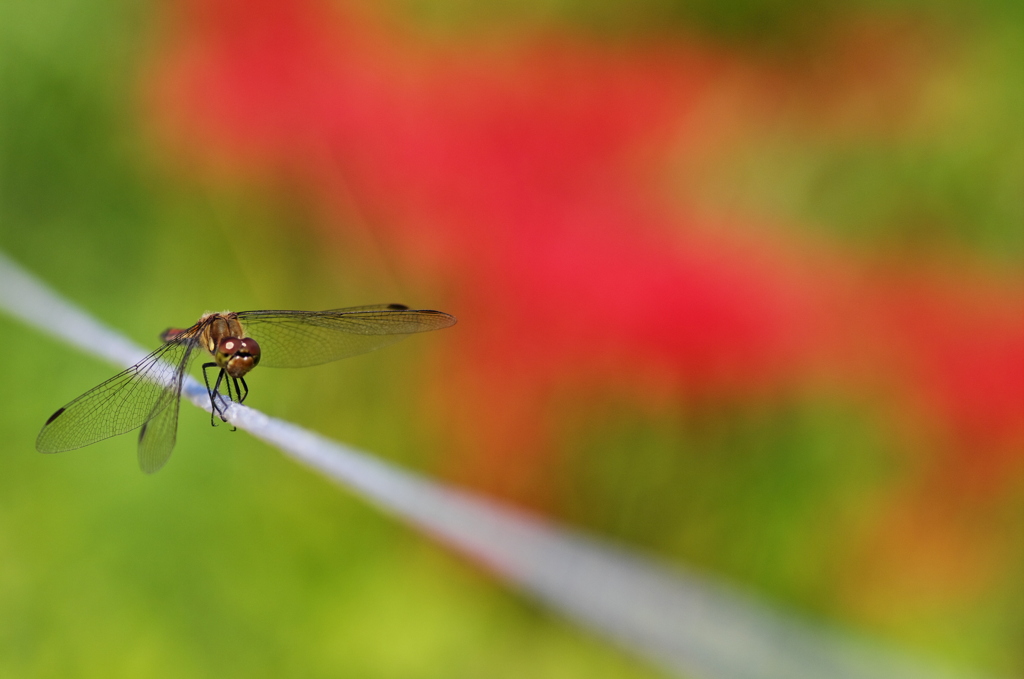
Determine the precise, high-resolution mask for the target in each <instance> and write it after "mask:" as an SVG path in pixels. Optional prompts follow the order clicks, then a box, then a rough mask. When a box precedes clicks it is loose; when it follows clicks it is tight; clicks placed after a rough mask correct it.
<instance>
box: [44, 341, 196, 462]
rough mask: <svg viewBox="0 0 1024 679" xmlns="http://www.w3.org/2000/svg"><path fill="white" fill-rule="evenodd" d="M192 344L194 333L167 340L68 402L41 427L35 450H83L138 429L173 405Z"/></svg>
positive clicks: (179, 391)
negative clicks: (132, 363) (167, 341)
mask: <svg viewBox="0 0 1024 679" xmlns="http://www.w3.org/2000/svg"><path fill="white" fill-rule="evenodd" d="M195 346H196V335H194V334H193V335H190V336H189V337H182V338H181V339H180V340H179V341H176V342H172V343H169V344H165V345H163V346H162V347H160V348H159V349H157V350H156V351H154V352H153V353H151V354H150V355H149V356H146V357H145V358H144V359H142V360H141V361H139V362H138V363H136V364H135V365H133V366H132V367H131V368H128V369H127V370H125V371H124V372H121V373H119V374H117V375H115V376H114V377H111V378H110V379H109V380H107V381H106V382H104V383H103V384H100V385H99V386H97V387H94V388H93V389H90V390H89V391H87V392H85V393H84V394H82V395H81V396H79V397H78V398H76V399H75V400H74V401H71V402H70V403H68V404H67V405H66V406H64V407H63V408H61V409H60V410H58V411H57V412H55V413H54V414H53V415H51V416H50V419H49V420H47V421H46V424H45V425H43V429H42V431H40V432H39V436H38V437H37V438H36V449H37V450H38V451H39V452H41V453H59V452H63V451H65V450H73V449H75V448H81V447H82V446H87V445H89V444H90V443H95V442H97V441H102V440H103V439H106V438H110V437H111V436H117V435H118V434H124V433H125V432H129V431H131V430H132V429H137V428H138V427H141V426H142V425H143V424H145V423H146V422H148V421H149V420H151V419H152V418H154V417H156V416H157V415H159V414H160V413H161V411H162V410H165V409H166V408H167V406H169V405H171V404H172V403H173V404H174V407H175V408H177V401H178V397H179V395H180V393H181V374H182V373H183V372H184V370H185V369H186V368H187V367H188V366H187V363H188V360H189V359H190V357H191V356H192V355H193V353H192V350H193V348H194V347H195ZM176 418H177V415H175V419H176ZM171 445H172V446H173V438H172V441H171Z"/></svg>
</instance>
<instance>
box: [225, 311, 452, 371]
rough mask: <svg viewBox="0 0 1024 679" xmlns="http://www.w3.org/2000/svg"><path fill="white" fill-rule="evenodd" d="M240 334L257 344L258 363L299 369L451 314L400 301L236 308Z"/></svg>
mask: <svg viewBox="0 0 1024 679" xmlns="http://www.w3.org/2000/svg"><path fill="white" fill-rule="evenodd" d="M238 320H239V321H241V322H242V326H243V327H244V328H245V333H246V335H248V336H249V337H252V338H253V339H255V340H256V341H257V342H259V344H260V353H261V357H260V363H259V364H260V365H261V366H268V367H271V368H302V367H306V366H310V365H320V364H321V363H329V362H331V361H337V360H338V359H341V358H347V357H349V356H355V355H356V354H362V353H365V352H367V351H373V350H374V349H380V348H381V347H386V346H388V345H389V344H394V343H395V342H398V341H399V340H402V339H404V338H405V337H408V336H409V335H412V334H414V333H417V332H427V331H428V330H440V329H441V328H447V327H449V326H451V325H454V324H455V317H454V316H450V315H448V314H446V313H443V312H440V311H431V310H427V309H409V308H407V307H405V306H403V305H401V304H379V305H374V306H361V307H349V308H346V309H329V310H327V311H240V312H238Z"/></svg>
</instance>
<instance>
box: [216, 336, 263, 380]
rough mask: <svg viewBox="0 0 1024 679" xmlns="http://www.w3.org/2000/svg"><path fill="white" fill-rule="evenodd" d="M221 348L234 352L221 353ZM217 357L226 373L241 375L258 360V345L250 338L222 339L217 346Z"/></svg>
mask: <svg viewBox="0 0 1024 679" xmlns="http://www.w3.org/2000/svg"><path fill="white" fill-rule="evenodd" d="M229 344H230V347H229V346H228V345H229ZM221 349H224V350H232V351H233V352H234V353H232V354H230V355H229V354H227V353H226V351H225V352H224V353H222V352H221V351H220V350H221ZM217 358H218V360H219V361H220V362H221V367H222V368H224V370H225V372H227V374H228V375H230V376H231V377H243V376H244V375H246V374H247V373H248V372H249V371H250V370H252V369H253V368H255V367H256V365H257V364H258V363H259V362H260V345H259V344H257V343H256V340H252V339H231V340H222V341H221V344H220V345H219V346H218V352H217Z"/></svg>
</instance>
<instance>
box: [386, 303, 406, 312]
mask: <svg viewBox="0 0 1024 679" xmlns="http://www.w3.org/2000/svg"><path fill="white" fill-rule="evenodd" d="M388 308H389V309H392V310H394V311H405V310H406V309H408V308H409V307H407V306H405V305H404V304H388Z"/></svg>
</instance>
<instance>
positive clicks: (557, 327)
mask: <svg viewBox="0 0 1024 679" xmlns="http://www.w3.org/2000/svg"><path fill="white" fill-rule="evenodd" d="M176 12H177V13H178V16H179V18H180V20H179V21H177V22H174V24H173V25H174V26H175V28H174V29H173V30H172V31H171V32H170V34H169V35H168V36H167V37H166V40H165V41H164V44H163V45H162V50H161V51H160V52H159V53H158V58H157V59H156V61H155V64H154V67H153V69H152V71H151V72H150V74H149V76H150V77H149V78H148V80H147V87H148V88H149V90H150V91H149V95H148V96H149V101H150V103H151V106H150V107H149V110H150V111H151V112H152V114H153V116H154V118H155V119H156V120H157V121H158V123H159V129H161V130H162V131H163V133H164V134H165V135H166V136H167V138H168V139H169V140H171V143H173V144H174V148H175V151H176V153H178V154H179V155H180V156H181V157H188V158H190V159H193V160H196V159H198V160H200V161H202V163H203V164H206V165H208V166H211V167H216V168H219V169H220V170H221V171H224V172H228V173H240V174H249V173H254V172H255V173H262V174H270V175H274V174H277V173H282V172H283V173H287V174H290V175H292V176H294V177H298V178H299V179H300V180H301V181H302V182H304V183H305V184H307V185H308V186H310V187H311V188H312V189H313V190H314V191H315V192H316V193H317V195H319V196H320V197H321V199H322V200H323V202H324V204H325V205H327V206H329V207H333V208H335V209H338V210H339V211H340V210H343V209H345V208H344V206H343V205H342V203H343V202H344V201H343V200H342V199H341V198H339V196H349V195H351V196H354V197H355V199H356V201H357V202H358V203H359V205H360V206H361V208H362V209H364V210H366V211H367V212H368V213H370V214H372V215H374V216H375V218H376V219H375V220H374V221H375V223H379V224H386V226H381V227H379V228H381V229H387V230H388V235H389V239H388V240H389V242H391V243H392V244H393V245H394V246H395V247H396V249H397V250H398V256H400V257H404V258H405V259H406V260H408V261H409V262H413V261H414V260H415V262H416V263H417V266H420V267H422V268H421V269H420V270H419V275H423V276H428V277H431V278H432V279H434V280H435V281H442V282H443V286H444V287H445V288H446V289H449V290H451V291H452V295H453V296H454V299H453V300H452V303H451V308H452V310H454V311H455V312H456V313H457V314H458V315H460V316H461V317H462V319H463V324H462V325H461V326H460V332H459V336H460V337H461V338H462V339H461V342H462V344H461V346H460V347H459V349H458V350H459V351H460V352H461V353H460V360H459V363H460V365H461V366H462V368H461V373H460V374H458V375H456V376H455V377H454V378H453V379H454V381H455V384H454V386H453V388H455V389H457V390H458V392H459V393H460V394H461V396H460V398H459V404H460V405H459V409H458V412H457V413H452V417H453V418H456V419H457V420H458V422H456V424H457V425H458V426H455V427H453V430H454V431H456V432H459V433H460V434H461V435H464V436H466V437H468V439H467V440H466V441H464V442H463V443H464V444H465V450H466V451H478V452H476V453H467V455H470V456H471V457H472V459H471V460H461V461H460V464H465V463H467V462H469V468H470V470H471V472H470V473H471V474H473V475H474V477H475V478H474V480H475V482H477V483H478V484H482V485H492V486H494V485H498V484H499V482H498V479H502V481H501V483H502V484H504V489H505V490H506V491H510V490H512V489H519V490H521V489H522V487H523V486H524V485H526V484H529V483H530V482H532V481H535V480H536V479H537V475H538V474H541V473H542V472H539V471H538V466H537V464H536V463H537V462H538V461H539V460H538V457H537V456H540V455H542V454H543V451H544V450H545V444H546V441H547V436H548V433H549V432H548V429H549V428H550V427H551V426H552V425H553V423H552V422H550V421H549V420H548V417H547V415H546V413H547V412H548V410H549V408H550V406H551V403H552V400H551V399H552V398H553V396H554V395H557V394H559V393H562V392H564V391H565V390H567V389H570V388H573V387H575V388H577V389H580V390H582V389H587V390H590V391H591V392H600V391H601V390H616V389H631V390H633V391H634V392H636V393H637V394H638V395H649V396H651V397H652V398H654V399H655V400H658V399H661V398H664V395H666V394H673V395H675V396H678V395H680V394H685V395H688V396H697V397H702V396H708V395H717V394H725V395H729V396H739V397H741V398H742V397H747V396H752V395H757V394H763V393H767V392H771V391H772V390H777V389H780V388H786V387H787V386H790V385H794V384H799V383H801V382H806V381H807V380H808V379H818V378H821V377H823V376H824V378H826V379H840V380H846V381H848V382H852V383H857V384H861V385H862V386H863V385H867V387H868V388H869V389H871V390H876V391H877V392H878V393H885V392H894V393H895V394H896V396H894V397H893V400H892V401H890V403H895V402H899V403H903V404H904V406H905V407H902V410H901V412H903V411H904V410H908V411H911V412H920V413H921V418H920V423H919V424H921V426H922V427H923V429H922V431H924V435H925V438H926V439H927V441H928V443H929V445H932V444H936V443H941V444H942V447H943V448H944V449H947V450H948V451H950V452H951V454H954V455H958V456H959V457H957V458H956V461H955V463H954V466H953V467H952V469H961V468H967V467H969V468H970V469H973V470H975V471H976V472H978V473H977V475H976V476H977V478H980V479H984V480H986V481H987V482H992V481H993V480H994V479H996V478H997V477H998V476H999V475H1000V474H1003V473H1005V472H1006V471H1007V470H1010V469H1012V468H1014V467H1011V465H1017V467H1016V468H1019V464H1020V462H1021V461H1022V455H1021V451H1022V450H1024V446H1022V444H1024V314H1022V313H1021V310H1022V304H1021V302H1022V298H1021V296H1020V295H1019V294H1018V293H1012V294H1011V293H1008V292H1006V286H1005V285H999V284H997V282H995V281H991V282H989V283H985V276H984V274H983V273H980V272H978V271H970V270H967V268H966V267H965V268H964V270H963V271H962V272H960V273H959V274H955V275H952V276H951V277H950V276H935V275H932V274H929V273H926V272H925V271H924V270H921V271H918V272H916V273H915V271H913V270H907V269H906V268H905V267H904V268H903V269H902V270H898V271H893V272H891V273H890V274H887V275H883V276H869V275H868V274H867V273H866V268H865V267H864V265H863V264H861V263H860V262H858V260H857V257H856V256H855V255H853V254H848V253H845V252H844V251H843V249H842V248H841V247H840V246H838V245H836V246H826V245H822V244H820V243H813V244H812V243H811V242H809V241H807V242H801V240H800V239H799V238H798V237H797V236H796V235H795V233H796V231H795V230H794V231H793V232H790V233H789V234H788V235H787V234H785V233H783V232H782V230H780V229H772V228H769V227H768V226H766V225H763V224H750V223H745V224H736V223H732V222H730V221H728V220H725V219H722V220H717V221H716V220H711V219H709V218H707V217H696V216H687V215H681V214H680V213H679V210H677V209H670V208H668V207H667V206H666V205H664V204H663V201H662V200H660V199H659V197H658V195H657V193H656V191H655V190H654V189H653V188H651V187H652V186H656V185H657V184H658V180H657V178H658V175H659V173H660V172H662V171H663V170H664V167H665V165H666V164H667V163H668V162H669V156H670V154H672V153H679V152H680V149H683V150H684V152H685V149H686V148H687V145H688V144H691V143H696V142H698V141H699V140H700V139H702V138H703V137H705V136H706V135H709V134H714V133H715V130H709V129H707V128H705V127H702V126H700V125H697V124H696V123H694V122H693V121H692V119H691V114H692V113H693V111H694V110H696V109H697V108H699V107H700V106H702V105H703V104H704V103H705V102H706V101H707V100H708V99H709V98H712V97H714V96H715V95H716V92H717V90H716V83H717V81H718V78H719V77H720V76H722V75H723V74H724V73H728V72H730V71H735V70H737V69H738V70H746V71H751V72H755V73H756V71H757V67H756V65H751V64H748V63H744V61H743V60H742V59H740V58H739V57H736V56H732V55H729V54H725V53H723V52H721V51H718V50H716V49H714V48H710V47H707V46H701V45H698V44H693V45H691V46H689V47H686V46H680V45H678V44H674V45H671V46H654V47H650V48H646V49H644V50H637V49H632V50H616V49H613V48H610V47H600V46H594V45H587V44H582V43H579V42H576V41H573V40H571V39H569V38H555V37H549V38H547V39H544V40H537V41H534V42H532V43H531V44H529V45H525V46H523V45H520V46H518V47H515V48H512V47H508V46H506V47H503V48H499V49H492V50H481V51H479V52H478V53H475V54H467V53H460V52H458V51H455V50H445V49H442V48H439V47H436V46H435V47H433V48H430V47H425V46H422V45H418V44H416V43H415V42H414V41H411V40H405V39H402V38H400V37H398V34H397V33H395V32H389V31H387V30H384V29H382V28H381V27H380V26H379V25H378V24H375V23H374V22H373V21H370V20H368V19H367V18H366V17H365V16H360V15H358V14H357V13H355V12H352V13H349V14H343V13H339V12H338V11H336V10H334V9H328V8H326V7H325V6H323V5H321V4H320V3H318V2H316V1H315V0H304V1H296V2H271V1H268V0H250V1H247V2H241V1H240V0H205V1H204V2H198V1H196V2H191V3H186V4H184V5H180V6H178V7H177V8H176ZM861 76H862V74H860V75H858V76H857V77H858V78H859V79H860V80H859V81H858V87H861V88H863V87H870V83H868V84H866V83H865V82H862V78H861ZM772 77H773V78H778V77H779V76H778V74H775V75H773V76H772ZM900 77H901V78H902V79H906V78H907V75H906V74H905V73H904V74H901V76H900ZM883 80H884V79H883ZM901 82H902V80H901ZM828 108H829V110H836V109H837V108H841V107H836V106H835V102H830V104H829V107H828ZM825 124H827V123H825ZM695 214H696V213H695ZM333 228H340V227H333ZM752 234H760V235H758V236H753V235H752ZM949 278H952V280H949ZM1012 285H1013V286H1015V287H1016V288H1017V289H1018V291H1019V289H1020V287H1021V286H1020V281H1014V282H1012ZM907 404H909V405H907Z"/></svg>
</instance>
